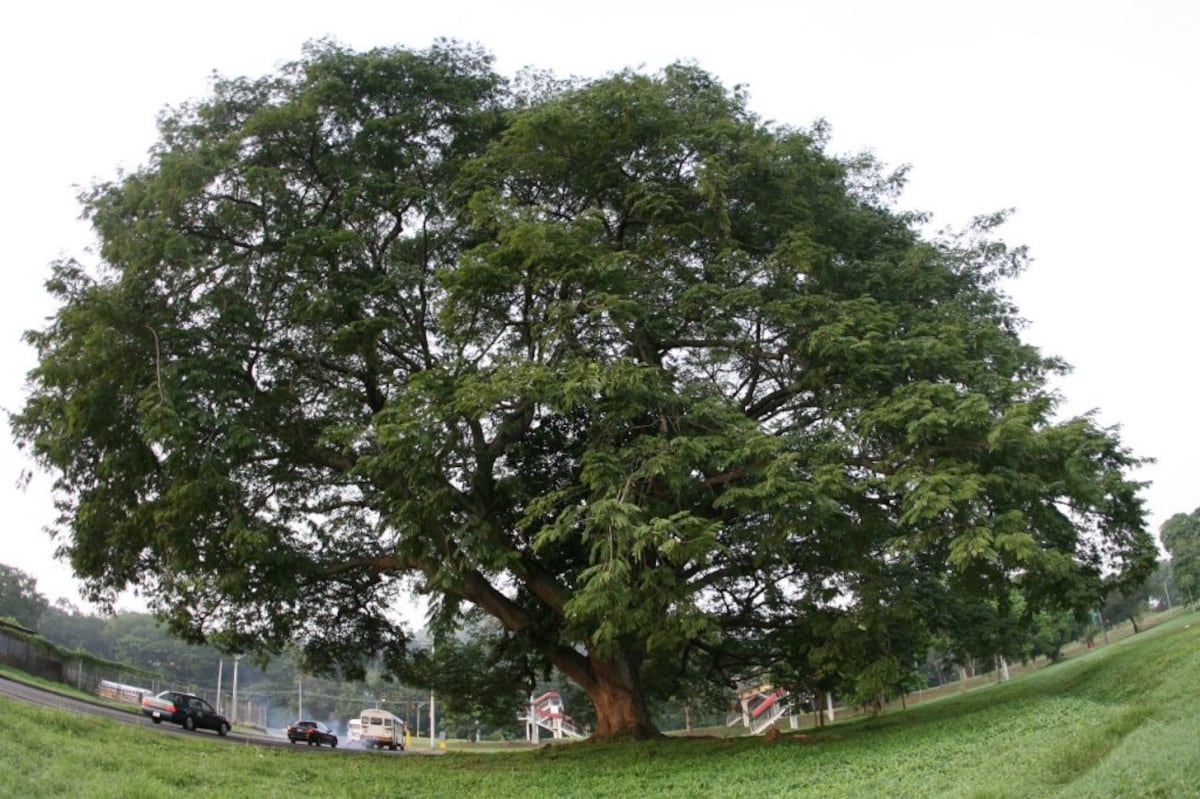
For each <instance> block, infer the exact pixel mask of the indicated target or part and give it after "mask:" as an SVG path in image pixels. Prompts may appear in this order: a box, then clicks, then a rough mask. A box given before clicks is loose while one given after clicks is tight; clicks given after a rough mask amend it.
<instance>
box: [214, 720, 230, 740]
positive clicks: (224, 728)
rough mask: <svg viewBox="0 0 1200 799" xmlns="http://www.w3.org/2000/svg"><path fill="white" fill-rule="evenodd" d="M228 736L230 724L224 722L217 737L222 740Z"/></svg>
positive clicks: (218, 728) (218, 729)
mask: <svg viewBox="0 0 1200 799" xmlns="http://www.w3.org/2000/svg"><path fill="white" fill-rule="evenodd" d="M228 734H229V722H227V721H222V722H221V725H220V726H219V727H217V735H220V736H221V737H222V738H224V737H225V736H226V735H228Z"/></svg>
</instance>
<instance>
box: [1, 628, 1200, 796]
mask: <svg viewBox="0 0 1200 799" xmlns="http://www.w3.org/2000/svg"><path fill="white" fill-rule="evenodd" d="M1197 687H1200V615H1197V614H1194V613H1189V614H1185V615H1182V616H1178V617H1176V618H1174V619H1172V620H1171V621H1170V622H1168V623H1166V624H1163V625H1161V626H1159V627H1157V628H1155V629H1153V630H1150V631H1148V632H1144V633H1142V634H1140V635H1137V636H1134V637H1132V638H1128V639H1125V640H1123V641H1121V642H1119V643H1114V644H1113V645H1111V646H1108V647H1104V648H1102V649H1098V650H1096V651H1094V652H1090V653H1087V654H1085V655H1081V656H1078V657H1076V658H1073V659H1071V660H1068V661H1066V662H1063V663H1060V664H1057V665H1054V666H1050V667H1047V668H1044V669H1041V670H1038V671H1035V672H1031V673H1028V674H1024V675H1022V676H1020V677H1018V678H1016V679H1014V680H1013V681H1011V682H1008V683H1005V684H1002V685H992V686H989V687H985V688H981V689H977V690H974V691H971V692H968V693H966V694H962V695H956V696H949V697H946V698H944V699H940V700H937V701H933V702H928V703H924V704H920V705H917V706H915V707H912V708H910V709H909V710H907V711H891V712H889V713H886V714H885V715H883V716H881V717H879V718H877V719H864V720H858V721H854V722H851V723H846V724H836V725H832V726H830V727H827V728H826V729H824V730H819V731H813V730H809V731H805V732H803V733H796V734H791V735H788V734H785V735H784V736H783V737H782V738H781V739H780V740H778V741H776V742H774V743H769V742H767V741H766V740H765V739H763V738H723V739H716V738H713V739H704V738H668V739H665V740H661V741H655V742H651V743H642V744H612V745H599V744H587V743H584V744H573V745H558V746H546V747H542V748H539V749H536V750H533V751H523V752H511V753H506V754H495V753H489V754H472V753H469V752H455V751H451V752H449V753H448V754H445V755H443V756H441V757H426V756H404V757H393V756H387V755H382V754H379V753H370V752H361V753H358V752H356V753H352V754H347V753H341V752H339V753H333V752H331V751H328V750H326V751H324V752H321V753H318V752H310V751H300V750H290V749H286V748H279V749H276V748H262V747H256V746H248V745H237V744H229V743H227V742H223V741H219V740H218V739H217V738H216V736H211V735H207V734H204V733H198V734H196V735H195V736H194V737H184V738H179V737H176V736H171V735H165V734H163V733H162V732H161V731H159V730H156V729H153V728H148V727H147V728H142V727H130V726H128V725H123V724H118V723H115V722H110V721H106V720H102V719H91V718H79V717H75V716H71V715H67V714H64V713H62V712H61V711H56V710H50V709H43V708H39V707H30V706H26V705H22V704H19V703H14V702H11V701H7V700H3V699H0V796H3V797H10V796H11V797H41V796H47V797H49V796H73V797H75V796H78V797H174V796H179V795H183V794H187V793H191V794H196V795H204V796H210V797H212V796H216V797H225V796H238V797H276V796H278V797H289V799H294V798H295V797H297V796H304V797H368V796H370V797H374V796H389V797H402V798H407V797H413V798H415V797H420V798H421V799H428V798H429V797H456V798H457V797H489V799H491V798H494V797H508V796H512V797H516V796H522V797H543V796H544V797H614V798H616V797H619V798H620V799H629V797H635V799H652V798H656V797H688V798H689V799H701V798H702V797H722V798H723V799H730V798H732V797H759V796H762V797H796V796H802V797H803V796H812V797H822V799H827V798H829V797H926V796H944V797H1050V796H1061V797H1138V798H1139V799H1141V797H1154V796H1160V797H1188V796H1196V797H1200V785H1198V783H1200V708H1198V707H1197V703H1196V693H1197V690H1196V689H1197Z"/></svg>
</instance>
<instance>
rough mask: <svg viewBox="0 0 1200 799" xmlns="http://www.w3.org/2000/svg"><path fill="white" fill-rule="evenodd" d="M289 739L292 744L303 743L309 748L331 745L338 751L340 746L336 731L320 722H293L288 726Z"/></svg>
mask: <svg viewBox="0 0 1200 799" xmlns="http://www.w3.org/2000/svg"><path fill="white" fill-rule="evenodd" d="M287 737H288V742H290V743H296V742H297V741H303V742H304V743H307V744H308V745H309V746H314V745H315V746H320V745H321V744H329V745H330V746H332V747H334V748H335V749H336V748H337V744H338V738H337V735H336V734H335V733H334V731H333V730H331V729H329V728H328V727H326V726H325V725H324V724H322V723H321V722H319V721H297V722H293V723H292V724H289V725H288V728H287Z"/></svg>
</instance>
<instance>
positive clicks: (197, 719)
mask: <svg viewBox="0 0 1200 799" xmlns="http://www.w3.org/2000/svg"><path fill="white" fill-rule="evenodd" d="M142 713H144V714H145V715H147V716H149V717H150V720H151V721H153V722H154V723H155V724H162V723H163V722H164V721H169V722H171V723H172V724H178V725H180V726H181V727H183V728H184V729H185V730H216V731H217V734H218V735H225V734H227V733H228V732H229V720H228V719H227V718H225V717H224V716H222V715H221V714H220V713H218V712H217V711H216V710H214V709H213V706H212V705H210V704H209V703H208V702H205V701H204V700H203V699H201V698H200V697H198V696H196V695H195V694H188V693H184V692H183V691H163V692H162V693H160V694H158V695H157V696H147V697H146V698H144V699H143V700H142Z"/></svg>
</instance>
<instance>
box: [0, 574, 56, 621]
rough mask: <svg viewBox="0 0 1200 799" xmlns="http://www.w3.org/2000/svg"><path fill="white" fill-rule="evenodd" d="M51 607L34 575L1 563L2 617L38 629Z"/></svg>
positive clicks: (0, 605)
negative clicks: (43, 615)
mask: <svg viewBox="0 0 1200 799" xmlns="http://www.w3.org/2000/svg"><path fill="white" fill-rule="evenodd" d="M49 606H50V601H49V600H48V599H46V597H45V595H44V594H42V592H40V591H38V590H37V579H36V578H34V576H33V575H31V574H29V573H27V572H24V571H21V570H20V569H18V568H16V567H15V566H8V565H5V564H3V563H0V616H2V617H5V618H9V619H12V620H13V621H15V622H17V623H18V624H22V625H24V626H26V627H32V628H34V629H36V628H37V625H38V621H39V620H41V618H42V614H43V613H45V612H46V608H48V607H49Z"/></svg>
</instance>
